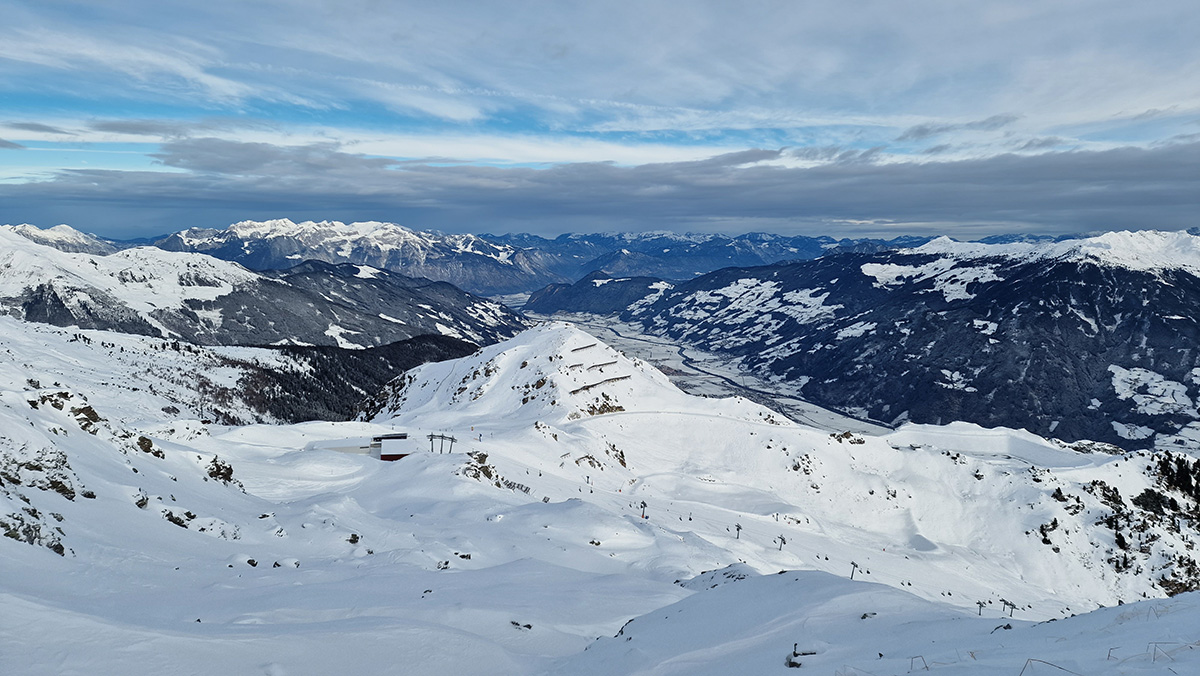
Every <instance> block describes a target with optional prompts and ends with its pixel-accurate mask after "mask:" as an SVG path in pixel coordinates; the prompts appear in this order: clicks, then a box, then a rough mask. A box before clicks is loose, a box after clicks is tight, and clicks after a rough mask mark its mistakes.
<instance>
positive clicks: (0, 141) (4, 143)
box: [0, 138, 25, 150]
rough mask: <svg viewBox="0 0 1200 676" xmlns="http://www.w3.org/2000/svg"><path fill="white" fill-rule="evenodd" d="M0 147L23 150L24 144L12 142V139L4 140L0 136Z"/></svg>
mask: <svg viewBox="0 0 1200 676" xmlns="http://www.w3.org/2000/svg"><path fill="white" fill-rule="evenodd" d="M0 148H4V149H8V150H24V149H25V146H23V145H21V144H20V143H13V142H12V141H5V140H4V139H2V138H0Z"/></svg>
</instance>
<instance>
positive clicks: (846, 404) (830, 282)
mask: <svg viewBox="0 0 1200 676" xmlns="http://www.w3.org/2000/svg"><path fill="white" fill-rule="evenodd" d="M1197 307H1200V237H1196V236H1194V235H1191V234H1188V233H1166V232H1153V231H1148V232H1123V233H1109V234H1106V235H1102V236H1100V237H1095V238H1090V239H1076V240H1063V241H1057V242H1054V241H1040V242H1039V241H1014V242H1010V243H1004V244H987V243H960V242H955V241H952V240H949V239H946V238H942V239H938V240H935V241H932V242H928V243H926V244H924V245H922V246H919V247H915V248H909V249H903V250H898V251H883V252H878V253H856V252H843V253H840V254H837V255H826V256H823V257H821V258H818V259H816V260H811V261H801V262H788V263H779V264H775V265H769V266H759V267H750V268H731V269H724V270H718V271H716V272H712V273H709V274H707V275H703V276H700V277H697V278H695V279H692V280H688V281H686V282H682V283H670V282H666V281H663V280H658V279H653V278H615V279H614V278H610V277H609V276H606V275H600V274H597V275H593V276H590V277H588V278H585V279H583V280H581V281H579V282H578V283H576V284H574V285H569V286H551V287H549V288H546V289H544V290H542V291H539V292H538V293H535V294H534V295H533V296H532V297H531V298H530V299H529V302H528V304H527V305H526V309H527V310H528V311H533V312H543V313H554V312H558V311H570V312H590V313H595V314H601V315H619V316H620V317H621V318H622V319H623V320H626V321H632V322H636V323H640V324H641V325H642V326H644V327H645V329H646V330H647V331H648V332H650V333H653V334H657V335H661V336H668V337H671V338H673V339H675V340H678V341H680V342H681V343H684V344H689V345H693V346H696V347H699V348H703V349H705V350H710V351H714V352H718V353H724V354H728V355H730V356H731V357H733V358H736V359H738V360H740V363H741V364H742V365H744V366H745V367H746V368H748V369H751V370H753V371H756V372H758V373H760V374H762V375H764V376H766V377H769V378H771V379H772V380H775V381H777V382H780V383H783V384H784V386H785V387H789V388H791V389H792V390H794V391H795V392H797V393H799V394H800V395H801V396H803V397H804V398H805V399H808V400H810V401H813V402H815V403H818V404H823V405H826V406H830V407H834V408H837V409H841V410H845V411H849V412H853V413H856V414H857V415H860V416H863V417H869V418H871V419H875V420H879V421H883V422H887V423H895V422H899V421H905V420H909V421H913V422H922V423H937V422H949V421H952V420H966V421H971V422H976V423H979V424H983V425H988V426H995V425H1003V426H1008V427H1016V428H1025V429H1027V430H1030V431H1032V432H1035V433H1037V434H1042V435H1045V436H1056V437H1059V438H1062V439H1066V440H1070V441H1074V440H1079V439H1094V440H1099V441H1105V442H1111V443H1113V444H1118V445H1120V446H1122V447H1125V448H1131V447H1132V448H1139V447H1148V446H1152V445H1154V446H1159V447H1167V448H1179V447H1191V448H1197V447H1200V422H1197V420H1200V410H1198V408H1197V403H1198V401H1200V327H1198V325H1197V320H1198V319H1200V317H1198V315H1197V312H1196V308H1197Z"/></svg>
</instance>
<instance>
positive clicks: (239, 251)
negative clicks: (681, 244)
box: [155, 218, 562, 294]
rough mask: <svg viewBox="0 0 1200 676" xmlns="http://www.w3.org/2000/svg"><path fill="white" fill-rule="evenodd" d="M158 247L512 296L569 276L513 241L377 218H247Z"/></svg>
mask: <svg viewBox="0 0 1200 676" xmlns="http://www.w3.org/2000/svg"><path fill="white" fill-rule="evenodd" d="M155 246H158V247H160V248H163V249H166V250H169V251H190V252H199V253H205V254H209V255H211V256H215V257H217V258H221V259H225V260H229V261H236V262H238V263H241V264H242V265H244V266H246V267H248V268H250V269H254V270H274V269H283V268H289V267H292V266H294V265H296V264H297V263H300V262H302V261H306V260H319V261H325V262H328V263H354V264H357V265H369V266H371V267H374V268H379V269H382V270H390V271H393V272H398V273H401V274H404V275H407V276H410V277H424V278H426V279H433V280H438V281H445V282H449V283H451V284H454V285H455V286H457V287H459V288H463V289H466V290H468V291H471V292H475V293H485V294H497V293H513V292H518V291H523V290H525V289H528V288H537V287H538V286H542V285H545V284H547V283H550V282H557V281H561V280H562V278H561V277H559V276H557V275H555V274H552V273H549V272H547V271H546V270H543V269H541V268H540V267H539V266H537V265H536V264H534V263H533V262H532V261H530V260H529V257H528V256H527V255H526V254H525V253H524V252H523V251H522V250H521V249H518V248H516V247H513V246H509V245H505V244H497V243H493V242H491V241H489V240H487V239H483V238H481V237H476V236H475V235H442V234H437V233H430V232H420V231H416V230H411V229H409V228H406V227H404V226H401V225H397V224H395V223H380V222H375V221H370V222H361V223H342V222H339V221H320V222H313V221H304V222H302V223H294V222H292V221H291V220H289V219H286V218H282V219H275V220H270V221H242V222H240V223H234V224H233V225H231V226H229V227H228V228H226V229H225V230H214V229H202V228H192V229H189V230H184V231H182V232H178V233H175V234H172V235H168V236H167V237H165V238H163V239H161V240H158V241H157V242H155Z"/></svg>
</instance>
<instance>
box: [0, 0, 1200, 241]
mask: <svg viewBox="0 0 1200 676" xmlns="http://www.w3.org/2000/svg"><path fill="white" fill-rule="evenodd" d="M0 16H3V17H4V21H3V23H2V24H0V222H8V223H18V222H31V223H34V224H36V225H40V226H43V227H45V226H50V225H54V224H56V223H59V222H67V223H70V224H72V225H74V226H76V227H78V228H80V229H83V230H88V231H92V232H97V233H99V234H103V235H108V236H114V237H138V236H146V235H152V234H157V233H163V232H168V231H173V230H177V229H181V228H184V227H192V226H205V227H224V226H225V225H227V224H228V223H230V222H234V221H237V220H242V219H247V218H256V219H257V218H271V217H283V216H286V217H290V218H293V219H308V218H315V219H320V218H331V219H339V220H346V221H350V220H363V219H378V220H389V221H395V222H399V223H403V224H406V225H409V226H412V227H416V228H429V229H439V230H444V231H457V232H463V231H471V232H502V231H527V232H536V233H540V234H557V233H559V232H564V231H570V230H588V231H592V230H642V229H672V230H689V231H727V232H744V231H748V230H764V231H775V232H785V233H805V234H831V235H841V234H847V235H861V234H870V235H882V236H887V235H892V234H909V233H928V232H938V233H948V234H952V235H955V236H960V237H964V238H970V237H976V236H982V235H988V234H995V233H1000V232H1046V233H1065V232H1081V231H1095V230H1103V229H1113V228H1163V229H1179V228H1187V227H1193V226H1198V225H1200V222H1198V219H1197V218H1196V214H1197V213H1198V210H1197V207H1198V206H1200V41H1198V40H1196V36H1197V35H1200V11H1197V10H1196V9H1195V5H1194V4H1193V3H1190V2H1185V1H1179V0H1166V1H1162V2H1148V3H1129V2H1106V1H1099V0H1097V1H1064V2H1013V1H1011V0H1009V1H1006V2H993V1H992V0H973V1H972V2H967V3H964V2H927V1H921V0H914V1H910V2H894V1H869V0H864V1H862V2H844V1H843V2H795V1H791V2H754V3H730V2H703V1H697V0H691V1H687V2H683V1H680V2H655V1H646V0H643V1H639V2H596V1H592V2H505V3H494V2H441V3H436V6H435V3H416V2H380V1H374V0H373V1H353V0H348V1H342V2H315V1H311V0H287V1H270V0H261V1H257V2H245V1H244V0H241V1H229V0H206V1H205V2H174V3H160V2H148V1H141V0H137V1H122V0H110V1H108V2H103V3H97V2H65V1H56V0H41V1H39V2H28V1H27V2H10V1H6V0H0Z"/></svg>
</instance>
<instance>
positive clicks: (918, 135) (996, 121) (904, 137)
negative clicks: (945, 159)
mask: <svg viewBox="0 0 1200 676" xmlns="http://www.w3.org/2000/svg"><path fill="white" fill-rule="evenodd" d="M1019 119H1021V116H1020V115H1012V114H1005V115H992V116H991V117H989V118H986V119H983V120H976V121H974V122H962V123H959V124H932V123H931V124H918V125H915V126H912V127H909V128H908V129H905V130H904V133H903V134H900V136H898V137H896V140H897V141H922V140H924V139H927V138H930V137H931V136H939V135H941V134H946V133H949V132H953V131H996V130H997V129H1002V128H1004V127H1007V126H1008V125H1010V124H1012V123H1013V122H1016V121H1017V120H1019Z"/></svg>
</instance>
